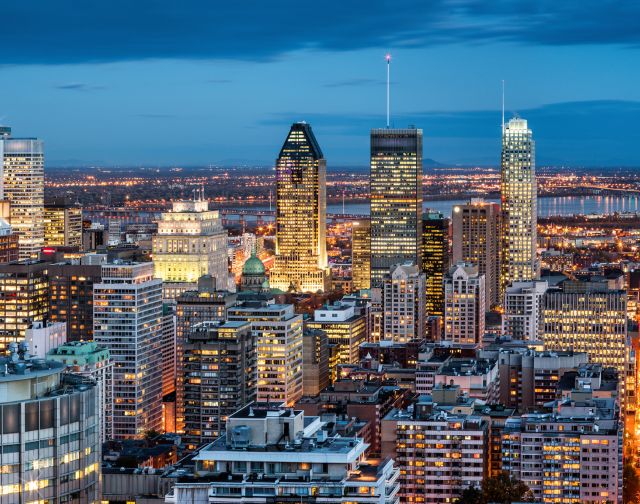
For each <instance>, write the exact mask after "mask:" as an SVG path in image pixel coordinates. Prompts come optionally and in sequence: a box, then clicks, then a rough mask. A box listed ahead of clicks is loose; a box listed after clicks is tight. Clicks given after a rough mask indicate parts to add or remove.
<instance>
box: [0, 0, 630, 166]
mask: <svg viewBox="0 0 640 504" xmlns="http://www.w3.org/2000/svg"><path fill="white" fill-rule="evenodd" d="M639 19H640V2H634V1H628V2H623V1H607V0H599V1H593V0H582V1H577V0H576V1H571V0H563V1H561V2H559V1H557V0H553V1H551V0H538V1H535V2H531V1H526V2H525V1H522V2H521V1H510V0H487V1H478V0H393V1H387V0H379V1H376V0H366V1H363V0H347V1H344V0H343V1H335V0H324V1H323V2H299V1H293V0H271V1H257V0H256V1H251V2H223V1H207V0H200V1H197V0H181V1H179V2H176V1H172V2H169V1H163V0H135V1H131V0H110V1H109V2H105V1H103V0H57V1H51V0H20V1H14V2H7V5H3V9H2V51H1V52H0V122H2V123H5V124H8V125H10V126H12V127H13V129H14V133H15V135H17V136H18V135H19V136H39V137H41V138H43V139H44V140H45V141H46V145H47V155H48V162H49V164H50V165H54V164H55V165H59V164H74V165H77V164H83V163H91V164H105V165H111V164H126V165H130V164H143V165H153V164H157V165H180V164H183V165H188V164H208V163H216V164H230V163H235V162H247V163H250V164H262V163H264V164H271V163H272V162H273V159H274V158H275V156H276V155H277V153H278V151H279V149H280V146H281V143H282V141H283V139H284V137H285V135H286V133H287V129H288V125H289V124H290V123H291V122H292V121H297V120H307V121H309V122H311V124H312V126H313V127H314V131H315V133H316V136H317V138H318V140H319V142H320V144H321V146H322V149H323V151H324V153H325V156H326V157H327V160H328V163H329V165H334V166H336V165H349V164H352V165H366V164H367V162H368V160H367V157H368V130H369V129H370V128H371V127H379V126H384V111H385V86H384V78H385V63H384V54H385V53H386V52H387V51H390V52H391V53H392V55H393V63H392V101H391V109H392V122H393V124H394V125H395V126H406V125H407V124H415V125H416V126H418V127H421V128H423V129H424V134H425V142H424V146H425V152H424V155H425V157H428V158H433V159H436V160H438V161H440V162H443V163H463V164H494V165H495V164H497V162H498V158H499V133H500V110H499V107H500V81H501V80H502V79H505V80H506V88H507V114H508V115H510V114H511V113H518V114H519V115H521V116H522V117H524V118H526V119H528V120H529V122H530V125H531V127H532V129H533V130H534V135H535V138H536V140H537V154H538V164H556V165H562V164H564V165H588V166H597V165H603V166H620V165H625V166H640V149H639V148H638V146H639V145H640V127H638V125H637V124H638V120H637V118H638V115H639V113H640V45H639V44H640V27H639V25H638V20H639Z"/></svg>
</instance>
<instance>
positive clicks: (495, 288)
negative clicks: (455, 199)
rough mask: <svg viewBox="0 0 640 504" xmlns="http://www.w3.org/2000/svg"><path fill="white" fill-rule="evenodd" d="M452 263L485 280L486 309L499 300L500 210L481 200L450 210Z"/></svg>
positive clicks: (476, 199) (495, 205) (494, 204)
mask: <svg viewBox="0 0 640 504" xmlns="http://www.w3.org/2000/svg"><path fill="white" fill-rule="evenodd" d="M451 221H452V226H451V227H452V231H453V233H452V234H453V247H452V248H453V262H454V263H457V262H460V261H462V262H467V263H471V264H475V265H476V266H477V267H478V273H480V274H481V275H484V276H485V298H486V301H487V309H489V308H491V307H492V306H495V305H497V304H498V302H499V299H500V242H499V240H500V206H499V205H498V204H497V203H489V202H487V201H484V200H483V199H482V198H472V199H471V201H469V203H468V204H466V205H456V206H454V207H453V215H452V218H451Z"/></svg>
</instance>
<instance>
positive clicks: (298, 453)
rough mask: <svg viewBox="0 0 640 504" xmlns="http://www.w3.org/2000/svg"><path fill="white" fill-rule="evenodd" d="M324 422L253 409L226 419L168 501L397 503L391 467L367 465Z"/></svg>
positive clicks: (359, 450) (270, 408) (360, 449)
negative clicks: (192, 472) (222, 432)
mask: <svg viewBox="0 0 640 504" xmlns="http://www.w3.org/2000/svg"><path fill="white" fill-rule="evenodd" d="M324 428H325V423H324V422H322V421H321V420H320V418H319V417H305V415H304V413H303V412H302V411H300V410H293V409H288V408H283V407H279V406H278V405H275V404H266V405H265V404H260V403H255V404H252V405H249V406H247V407H245V408H243V409H242V410H240V411H238V412H236V413H234V414H233V415H231V416H230V417H229V419H228V420H227V427H226V434H225V436H223V437H220V438H219V439H217V440H216V441H214V442H213V443H211V444H209V445H207V446H205V447H204V448H202V449H201V450H200V451H199V452H198V454H197V455H195V457H194V461H195V464H196V467H195V469H196V471H197V474H198V475H199V476H200V477H201V478H202V480H198V479H197V478H190V479H189V480H188V481H184V482H178V483H176V485H175V487H174V488H173V490H172V492H171V493H170V494H169V495H167V497H166V499H165V502H167V503H172V504H179V503H182V502H198V503H209V504H223V503H226V502H229V501H233V502H236V503H239V504H250V503H255V502H258V501H260V502H267V501H278V502H311V501H314V502H315V501H317V502H326V503H327V504H338V503H349V502H358V503H359V504H398V502H399V501H398V491H399V488H398V469H396V468H394V466H393V461H392V460H383V461H380V460H372V461H367V460H366V458H365V451H366V449H367V444H366V443H365V442H364V441H363V440H362V439H361V438H358V437H340V436H338V435H331V436H329V435H328V433H327V431H326V430H324Z"/></svg>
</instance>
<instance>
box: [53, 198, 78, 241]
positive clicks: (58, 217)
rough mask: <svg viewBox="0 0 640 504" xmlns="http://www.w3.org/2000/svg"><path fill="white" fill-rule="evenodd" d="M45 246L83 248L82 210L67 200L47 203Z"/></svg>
mask: <svg viewBox="0 0 640 504" xmlns="http://www.w3.org/2000/svg"><path fill="white" fill-rule="evenodd" d="M44 244H45V246H47V247H58V246H62V247H77V248H78V249H80V248H82V208H80V207H79V206H77V205H73V204H72V203H71V202H70V201H68V199H66V198H58V199H54V200H53V201H50V202H47V203H45V205H44Z"/></svg>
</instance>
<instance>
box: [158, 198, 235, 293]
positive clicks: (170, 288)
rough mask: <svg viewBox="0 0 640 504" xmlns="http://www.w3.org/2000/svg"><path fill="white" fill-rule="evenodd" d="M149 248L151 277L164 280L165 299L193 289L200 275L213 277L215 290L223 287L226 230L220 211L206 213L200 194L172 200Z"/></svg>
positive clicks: (226, 273) (226, 276)
mask: <svg viewBox="0 0 640 504" xmlns="http://www.w3.org/2000/svg"><path fill="white" fill-rule="evenodd" d="M152 248H153V264H154V267H155V275H156V276H157V277H158V278H161V279H162V280H163V281H164V291H163V292H164V298H165V299H175V298H176V297H177V296H178V295H179V294H181V293H182V292H184V291H187V290H196V289H197V285H198V278H200V277H201V276H203V275H211V276H212V277H213V278H215V280H216V288H217V289H219V290H225V289H226V288H227V285H228V282H229V264H228V259H227V231H226V230H225V229H224V228H223V227H222V219H221V218H220V212H218V211H217V210H209V202H208V201H207V200H205V199H204V197H203V195H202V194H201V195H200V196H199V197H194V199H193V200H185V201H175V202H174V203H173V210H172V211H171V212H164V213H163V214H162V218H161V219H160V221H158V233H157V234H156V235H155V236H154V237H153V245H152Z"/></svg>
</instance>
